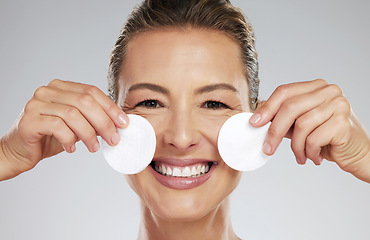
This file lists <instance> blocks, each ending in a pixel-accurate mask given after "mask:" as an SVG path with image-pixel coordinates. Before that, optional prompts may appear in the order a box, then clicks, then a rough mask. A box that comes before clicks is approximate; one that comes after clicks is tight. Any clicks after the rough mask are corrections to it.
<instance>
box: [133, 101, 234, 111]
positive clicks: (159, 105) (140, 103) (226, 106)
mask: <svg viewBox="0 0 370 240" xmlns="http://www.w3.org/2000/svg"><path fill="white" fill-rule="evenodd" d="M153 103H154V104H155V106H148V105H146V104H153ZM207 104H217V105H218V106H216V107H215V106H213V107H209V106H208V107H207ZM163 106H164V105H163V104H162V103H161V102H160V101H159V100H157V99H146V100H144V101H141V102H139V103H138V104H136V105H135V108H136V107H144V108H148V109H154V108H158V107H163ZM200 106H201V108H207V109H211V110H217V109H221V108H223V109H230V107H229V106H228V105H227V104H225V103H222V102H221V101H216V100H207V101H205V102H203V103H202V104H201V105H200Z"/></svg>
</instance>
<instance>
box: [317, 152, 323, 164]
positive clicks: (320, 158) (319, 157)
mask: <svg viewBox="0 0 370 240" xmlns="http://www.w3.org/2000/svg"><path fill="white" fill-rule="evenodd" d="M317 160H319V163H320V164H321V163H322V162H323V161H324V157H323V156H322V155H321V154H319V156H317Z"/></svg>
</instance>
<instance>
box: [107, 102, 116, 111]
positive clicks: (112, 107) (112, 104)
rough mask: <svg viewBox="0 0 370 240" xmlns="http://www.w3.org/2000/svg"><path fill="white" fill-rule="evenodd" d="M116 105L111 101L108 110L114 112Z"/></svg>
mask: <svg viewBox="0 0 370 240" xmlns="http://www.w3.org/2000/svg"><path fill="white" fill-rule="evenodd" d="M116 107H117V105H116V104H115V103H113V102H110V103H109V104H108V105H107V111H108V112H113V111H115V110H116Z"/></svg>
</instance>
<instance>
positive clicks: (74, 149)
mask: <svg viewBox="0 0 370 240" xmlns="http://www.w3.org/2000/svg"><path fill="white" fill-rule="evenodd" d="M70 151H71V153H73V152H74V151H76V145H74V144H73V145H72V146H71V148H70Z"/></svg>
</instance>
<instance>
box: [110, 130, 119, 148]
mask: <svg viewBox="0 0 370 240" xmlns="http://www.w3.org/2000/svg"><path fill="white" fill-rule="evenodd" d="M110 140H111V142H112V144H113V145H117V144H118V143H119V140H120V137H119V134H118V132H115V133H113V135H112V137H111V139H110Z"/></svg>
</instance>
